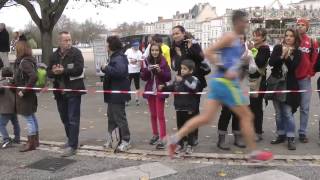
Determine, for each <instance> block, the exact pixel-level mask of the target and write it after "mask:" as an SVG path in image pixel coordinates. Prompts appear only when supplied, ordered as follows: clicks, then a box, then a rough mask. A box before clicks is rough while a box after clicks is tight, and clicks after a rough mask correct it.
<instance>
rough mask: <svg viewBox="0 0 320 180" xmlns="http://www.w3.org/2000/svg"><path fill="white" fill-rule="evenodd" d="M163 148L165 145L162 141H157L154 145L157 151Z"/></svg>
mask: <svg viewBox="0 0 320 180" xmlns="http://www.w3.org/2000/svg"><path fill="white" fill-rule="evenodd" d="M165 148H166V145H165V143H164V142H163V141H159V142H158V144H157V145H156V149H158V150H162V149H165Z"/></svg>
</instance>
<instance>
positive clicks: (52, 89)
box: [2, 86, 320, 95]
mask: <svg viewBox="0 0 320 180" xmlns="http://www.w3.org/2000/svg"><path fill="white" fill-rule="evenodd" d="M2 88H7V89H24V90H35V91H41V92H48V91H60V92H79V93H81V92H82V93H103V94H139V93H140V94H149V95H156V94H158V95H159V94H162V95H170V94H174V95H175V94H180V95H185V94H198V95H203V94H207V92H198V93H190V92H153V91H144V92H143V91H111V90H96V89H89V90H75V89H58V88H37V87H15V86H2ZM304 92H320V90H282V91H250V92H245V93H247V94H277V93H278V94H284V93H304Z"/></svg>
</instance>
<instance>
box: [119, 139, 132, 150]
mask: <svg viewBox="0 0 320 180" xmlns="http://www.w3.org/2000/svg"><path fill="white" fill-rule="evenodd" d="M130 148H131V144H130V142H127V141H121V144H120V145H119V146H118V147H117V150H118V151H119V152H126V151H128V150H129V149H130Z"/></svg>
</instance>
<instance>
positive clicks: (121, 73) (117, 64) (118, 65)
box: [101, 51, 130, 104]
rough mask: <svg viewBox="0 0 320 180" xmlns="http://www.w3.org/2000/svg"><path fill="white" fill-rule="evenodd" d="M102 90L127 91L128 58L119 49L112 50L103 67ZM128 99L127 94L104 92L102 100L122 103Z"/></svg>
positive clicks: (128, 83) (128, 88) (128, 85)
mask: <svg viewBox="0 0 320 180" xmlns="http://www.w3.org/2000/svg"><path fill="white" fill-rule="evenodd" d="M101 70H102V72H104V73H105V77H104V81H103V90H107V91H110V90H111V91H129V90H130V82H129V78H128V76H129V73H128V59H127V57H126V56H125V55H124V54H123V52H121V51H117V52H114V53H113V54H112V55H111V56H110V62H109V64H108V66H106V67H105V69H101ZM129 100H130V95H129V94H113V93H104V102H105V103H111V104H124V103H125V102H127V101H129Z"/></svg>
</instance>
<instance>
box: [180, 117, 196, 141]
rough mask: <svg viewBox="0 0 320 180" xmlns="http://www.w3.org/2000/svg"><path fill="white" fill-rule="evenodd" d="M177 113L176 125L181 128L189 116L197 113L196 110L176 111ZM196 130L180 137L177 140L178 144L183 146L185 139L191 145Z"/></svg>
mask: <svg viewBox="0 0 320 180" xmlns="http://www.w3.org/2000/svg"><path fill="white" fill-rule="evenodd" d="M176 114H177V127H178V129H181V128H182V126H183V125H184V124H185V123H186V122H187V121H189V120H190V119H191V118H193V117H194V116H196V115H197V112H191V111H176ZM195 135H196V131H193V132H191V133H189V134H188V135H187V136H186V137H184V138H182V139H181V140H180V141H179V145H181V146H183V145H184V142H185V141H187V143H188V145H190V146H193V144H194V139H195Z"/></svg>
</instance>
